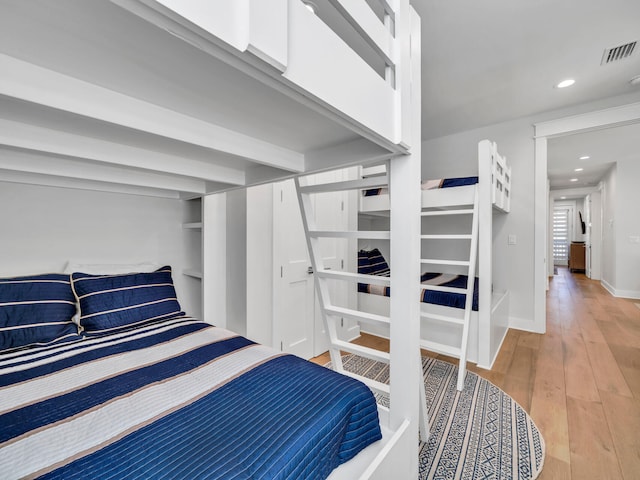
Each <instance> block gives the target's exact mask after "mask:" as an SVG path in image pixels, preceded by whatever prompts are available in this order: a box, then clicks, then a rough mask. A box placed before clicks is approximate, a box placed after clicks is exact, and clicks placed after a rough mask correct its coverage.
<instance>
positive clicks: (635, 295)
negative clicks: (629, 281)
mask: <svg viewBox="0 0 640 480" xmlns="http://www.w3.org/2000/svg"><path fill="white" fill-rule="evenodd" d="M600 284H601V285H602V286H603V287H604V288H605V290H607V291H608V292H609V293H610V294H611V295H613V296H614V297H616V298H631V299H633V300H640V290H618V289H617V288H615V287H614V286H613V285H611V284H610V283H609V282H607V281H606V280H600Z"/></svg>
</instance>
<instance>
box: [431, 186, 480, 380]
mask: <svg viewBox="0 0 640 480" xmlns="http://www.w3.org/2000/svg"><path fill="white" fill-rule="evenodd" d="M463 202H464V203H459V204H452V205H449V206H450V207H455V208H452V209H436V208H428V207H423V211H422V214H421V215H422V216H423V217H435V216H439V217H442V216H458V215H469V216H470V217H471V232H470V233H465V234H443V235H440V234H439V235H430V234H424V235H421V237H420V238H421V240H451V241H459V240H462V241H469V244H470V246H469V259H468V260H447V259H434V258H422V259H421V260H420V262H421V264H422V265H453V266H456V267H467V286H466V288H453V287H444V286H438V285H425V284H422V285H421V288H422V289H424V290H433V291H439V292H450V293H462V294H464V295H465V308H464V315H463V317H462V318H460V317H456V316H453V315H439V314H435V313H426V312H421V317H422V318H427V319H431V320H435V321H438V322H444V323H449V324H456V325H461V326H462V335H461V339H460V346H459V347H458V346H452V345H449V344H446V343H440V342H435V341H432V340H427V339H423V338H421V339H420V346H421V347H422V348H424V349H426V350H430V351H433V352H437V353H442V354H445V355H449V356H451V357H456V358H458V359H459V366H458V381H457V385H456V387H457V389H458V390H460V391H462V389H463V388H464V379H465V376H466V373H467V348H468V343H469V324H470V321H471V311H472V309H473V290H474V286H475V274H476V258H477V253H478V185H477V184H476V185H474V187H473V200H472V202H469V201H468V200H464V201H463ZM460 207H465V208H460ZM423 233H424V231H423Z"/></svg>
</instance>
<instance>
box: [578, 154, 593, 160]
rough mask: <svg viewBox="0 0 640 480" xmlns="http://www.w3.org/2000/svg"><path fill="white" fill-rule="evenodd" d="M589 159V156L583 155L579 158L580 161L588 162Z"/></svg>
mask: <svg viewBox="0 0 640 480" xmlns="http://www.w3.org/2000/svg"><path fill="white" fill-rule="evenodd" d="M590 158H591V157H590V156H589V155H583V156H581V157H580V160H589V159H590Z"/></svg>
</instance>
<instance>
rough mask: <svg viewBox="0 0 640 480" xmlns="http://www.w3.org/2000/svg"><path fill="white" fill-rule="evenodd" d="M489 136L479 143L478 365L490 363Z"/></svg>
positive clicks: (490, 150) (491, 251)
mask: <svg viewBox="0 0 640 480" xmlns="http://www.w3.org/2000/svg"><path fill="white" fill-rule="evenodd" d="M491 153H492V145H491V142H490V141H489V140H482V141H481V142H480V143H478V204H479V205H478V224H479V226H480V228H479V230H478V253H479V255H478V278H479V285H478V361H477V363H478V365H491V361H492V358H491V279H492V278H493V272H492V269H493V229H492V225H493V221H492V216H493V207H492V205H491V191H492V189H493V185H492V181H491Z"/></svg>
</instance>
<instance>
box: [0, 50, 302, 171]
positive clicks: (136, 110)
mask: <svg viewBox="0 0 640 480" xmlns="http://www.w3.org/2000/svg"><path fill="white" fill-rule="evenodd" d="M0 71H2V72H3V73H2V75H1V76H0V94H2V95H7V96H9V97H13V98H19V99H21V100H25V101H28V102H33V103H36V104H40V105H45V106H48V107H51V108H56V109H59V110H63V111H66V112H71V113H75V114H77V115H82V116H85V117H89V118H94V119H97V120H102V121H105V122H110V123H113V124H115V125H121V126H124V127H128V128H133V129H135V130H140V131H142V132H147V133H152V134H154V135H160V136H162V137H166V138H170V139H173V140H177V141H180V142H186V143H189V144H192V145H197V146H200V147H205V148H210V149H212V150H217V151H220V152H224V153H227V154H230V155H237V156H240V157H243V158H246V159H249V160H251V161H253V162H256V163H261V164H264V165H269V166H273V167H277V168H283V169H285V170H290V171H292V172H301V171H302V170H303V168H304V157H303V155H302V154H301V153H298V152H294V151H293V150H289V149H286V148H284V147H280V146H278V145H274V144H271V143H268V142H265V141H262V140H258V139H255V138H253V137H250V136H248V135H243V134H241V133H238V132H235V131H233V130H229V129H226V128H223V127H220V126H218V125H214V124H212V123H208V122H206V121H203V120H199V119H196V118H193V117H189V116H187V115H184V114H181V113H178V112H175V111H172V110H169V109H166V108H163V107H160V106H157V105H153V104H151V103H148V102H145V101H142V100H139V99H136V98H133V97H129V96H127V95H123V94H121V93H118V92H115V91H112V90H108V89H106V88H103V87H100V86H98V85H94V84H91V83H88V82H85V81H82V80H78V79H76V78H73V77H69V76H67V75H63V74H61V73H58V72H54V71H52V70H48V69H46V68H42V67H39V66H36V65H33V64H30V63H28V62H24V61H22V60H18V59H16V58H13V57H10V56H8V55H4V54H0Z"/></svg>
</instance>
